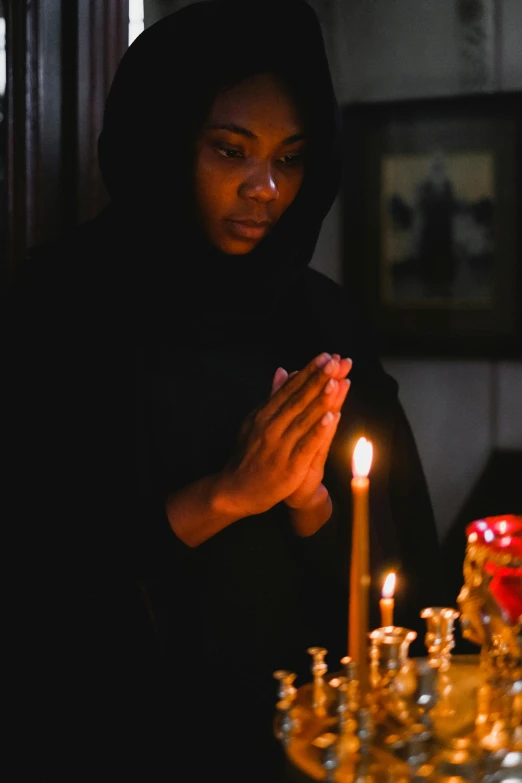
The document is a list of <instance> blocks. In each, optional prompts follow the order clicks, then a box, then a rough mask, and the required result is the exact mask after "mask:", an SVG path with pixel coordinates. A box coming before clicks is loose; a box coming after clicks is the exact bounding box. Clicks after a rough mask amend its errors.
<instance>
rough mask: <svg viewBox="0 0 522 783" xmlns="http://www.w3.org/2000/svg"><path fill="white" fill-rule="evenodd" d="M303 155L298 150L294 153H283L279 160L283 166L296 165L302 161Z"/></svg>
mask: <svg viewBox="0 0 522 783" xmlns="http://www.w3.org/2000/svg"><path fill="white" fill-rule="evenodd" d="M303 157H304V156H303V154H302V153H301V152H300V153H299V154H296V155H283V157H282V158H281V160H282V161H283V163H284V164H285V166H297V165H298V164H299V163H302V162H303Z"/></svg>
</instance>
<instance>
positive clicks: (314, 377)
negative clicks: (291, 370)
mask: <svg viewBox="0 0 522 783" xmlns="http://www.w3.org/2000/svg"><path fill="white" fill-rule="evenodd" d="M338 370H339V362H337V361H336V360H335V359H332V358H331V357H330V356H329V354H322V355H321V356H320V357H317V358H316V359H314V360H313V361H312V362H310V363H309V364H308V365H306V367H305V368H304V369H303V370H301V371H300V372H298V373H296V374H295V375H294V376H293V377H292V378H289V379H288V380H287V381H286V383H285V384H284V385H283V386H282V387H281V388H280V389H279V390H278V392H276V394H274V396H273V397H272V398H271V400H270V401H269V403H268V404H267V406H266V407H265V409H264V413H265V416H266V417H267V418H268V417H269V418H270V419H271V423H272V424H273V429H274V434H275V435H276V437H278V436H280V435H281V434H282V433H283V432H284V431H285V429H286V428H287V426H288V425H289V424H290V422H291V421H292V420H293V419H294V418H295V416H297V415H299V414H300V413H301V412H302V411H303V410H305V408H306V407H307V406H308V405H309V404H310V403H311V402H312V401H313V400H314V399H315V398H316V397H317V396H318V395H319V394H320V392H321V391H322V390H323V389H324V387H325V386H326V385H327V383H328V380H329V379H330V377H332V376H333V374H334V373H335V374H336V373H337V372H338ZM325 410H326V408H325ZM265 422H266V418H265Z"/></svg>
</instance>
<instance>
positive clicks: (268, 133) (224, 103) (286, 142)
mask: <svg viewBox="0 0 522 783" xmlns="http://www.w3.org/2000/svg"><path fill="white" fill-rule="evenodd" d="M305 144H306V140H305V134H304V125H303V122H302V119H301V118H300V115H299V111H298V108H297V106H296V104H295V102H294V101H293V99H292V98H291V97H290V95H289V94H288V92H287V91H286V90H285V88H284V87H283V85H282V84H281V83H280V82H279V81H278V80H277V79H276V78H275V77H273V76H271V75H269V74H260V75H257V76H253V77H251V78H249V79H246V80H245V81H243V82H241V83H240V84H238V85H236V86H234V87H231V88H230V89H227V90H226V91H224V92H222V93H220V94H219V95H218V97H217V98H216V99H215V101H214V103H213V105H212V108H211V110H210V113H209V116H208V118H207V122H206V123H205V126H204V128H203V129H202V131H201V133H200V134H199V136H198V139H197V146H196V172H195V192H196V209H197V213H198V217H199V220H200V222H201V224H202V227H203V230H204V232H205V234H206V236H207V238H208V239H209V240H210V242H211V243H212V244H213V245H214V246H215V247H217V248H219V249H220V250H222V251H223V252H224V253H229V254H233V255H241V254H244V253H249V252H250V251H251V250H252V249H253V248H254V247H255V246H256V245H257V244H258V243H259V242H260V241H261V239H262V238H263V237H264V236H266V234H267V233H268V232H269V231H270V230H271V229H272V228H273V227H274V226H275V224H276V223H277V221H278V220H279V218H280V217H281V215H282V214H283V213H284V212H285V210H286V209H288V207H289V206H290V204H291V203H292V201H293V200H294V199H295V197H296V195H297V192H298V190H299V188H300V186H301V183H302V181H303V176H304V151H305Z"/></svg>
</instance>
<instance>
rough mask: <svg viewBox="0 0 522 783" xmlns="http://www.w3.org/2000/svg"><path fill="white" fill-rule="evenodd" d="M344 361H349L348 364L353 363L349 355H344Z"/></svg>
mask: <svg viewBox="0 0 522 783" xmlns="http://www.w3.org/2000/svg"><path fill="white" fill-rule="evenodd" d="M345 361H347V362H350V364H353V361H352V360H351V359H350V357H349V356H346V357H345Z"/></svg>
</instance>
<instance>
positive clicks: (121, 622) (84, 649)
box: [12, 0, 438, 780]
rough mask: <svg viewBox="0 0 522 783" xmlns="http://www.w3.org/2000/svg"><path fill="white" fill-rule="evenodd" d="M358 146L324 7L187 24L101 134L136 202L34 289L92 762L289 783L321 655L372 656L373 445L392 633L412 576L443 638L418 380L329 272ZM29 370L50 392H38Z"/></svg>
mask: <svg viewBox="0 0 522 783" xmlns="http://www.w3.org/2000/svg"><path fill="white" fill-rule="evenodd" d="M339 147H340V136H339V126H338V113H337V105H336V101H335V96H334V91H333V87H332V82H331V77H330V73H329V69H328V63H327V58H326V54H325V50H324V44H323V40H322V36H321V30H320V25H319V23H318V20H317V18H316V16H315V14H314V12H313V11H312V10H311V8H310V7H309V6H308V5H307V4H306V3H305V2H303V0H288V2H285V3H280V2H265V3H263V5H261V6H260V7H259V8H258V9H257V12H256V19H255V20H253V21H252V22H250V21H249V22H248V24H247V23H246V22H245V20H244V4H242V3H239V2H236V1H235V0H224V1H223V2H219V1H217V2H204V3H196V4H193V5H190V6H187V7H185V8H184V9H183V10H181V11H179V12H177V13H176V14H173V15H172V16H169V17H167V18H165V19H163V20H162V21H160V22H158V23H157V24H155V25H154V26H152V27H151V28H149V29H148V30H146V31H145V32H144V33H143V34H142V35H141V36H139V38H138V39H137V40H136V41H135V42H134V43H133V45H132V46H131V47H130V48H129V50H128V52H127V53H126V54H125V56H124V57H123V59H122V62H121V64H120V67H119V69H118V72H117V74H116V77H115V79H114V82H113V85H112V88H111V92H110V95H109V98H108V101H107V108H106V112H105V116H104V124H103V130H102V133H101V136H100V140H99V156H100V167H101V171H102V174H103V177H104V181H105V183H106V185H107V188H108V190H109V193H110V195H111V199H112V201H111V205H110V206H109V208H108V209H106V210H105V211H104V212H103V213H102V214H101V215H100V216H99V217H98V218H97V219H95V220H94V221H92V222H91V223H88V224H86V225H84V226H81V227H80V228H79V229H77V230H76V231H74V232H72V234H71V235H70V236H68V237H65V238H64V239H62V240H60V241H59V242H57V243H54V244H53V245H48V246H46V247H45V248H42V249H39V250H38V251H35V252H34V253H33V254H32V258H31V259H29V260H28V262H27V264H26V265H25V266H24V270H23V272H22V274H21V276H20V279H19V281H18V283H17V284H16V285H15V287H14V291H13V297H12V299H13V303H14V306H13V308H12V319H13V321H15V322H16V326H15V329H16V332H17V340H18V341H19V342H18V343H17V344H18V346H21V345H23V349H22V350H20V349H19V350H17V351H16V352H14V356H13V357H12V362H13V368H12V375H13V376H14V377H15V378H17V379H18V380H17V381H16V383H17V388H16V392H15V394H16V397H17V405H18V406H20V407H19V410H20V415H19V421H18V427H19V428H22V427H23V432H24V437H23V438H20V437H18V438H17V439H16V440H17V442H18V443H20V442H23V446H22V448H20V449H19V450H18V452H17V460H18V462H17V463H16V464H17V475H18V477H19V478H20V482H19V484H20V486H19V488H18V489H19V493H20V495H23V496H24V497H25V498H26V502H25V503H24V506H25V508H26V509H30V508H35V507H36V508H39V509H41V508H42V507H43V508H48V509H49V508H51V509H52V512H53V514H52V524H51V525H49V526H47V525H46V526H45V530H44V531H42V530H41V526H38V525H37V524H35V519H34V518H32V516H31V514H30V513H28V514H27V513H26V515H25V518H24V519H23V520H22V524H23V525H25V526H26V527H25V529H26V530H27V529H28V527H27V526H28V525H30V528H29V529H30V530H31V539H30V540H31V545H30V546H26V547H25V549H24V557H28V558H31V557H32V560H31V567H30V568H28V569H27V571H28V572H30V574H31V577H30V578H28V579H27V580H26V582H27V583H28V584H29V587H28V593H29V594H30V595H32V594H33V591H34V581H35V577H34V574H35V573H36V572H37V571H38V573H39V574H42V572H43V575H42V576H41V577H40V579H41V583H42V584H43V585H44V587H45V589H47V590H49V589H50V588H49V585H50V584H53V585H54V583H55V581H56V582H57V586H56V589H55V590H54V592H53V606H56V601H57V600H58V601H61V602H67V607H68V614H67V617H68V618H69V621H70V622H68V623H67V624H66V633H65V634H63V633H62V636H60V635H59V634H60V630H62V631H63V627H62V628H59V629H57V626H60V622H59V621H58V622H56V623H54V624H52V633H50V632H49V627H50V625H49V624H50V622H51V621H50V619H49V616H48V612H47V613H45V612H38V611H37V612H35V617H36V620H35V621H38V622H41V621H42V617H44V618H45V624H46V625H45V628H46V638H51V640H52V644H51V648H52V650H55V649H56V646H57V644H58V643H57V641H56V640H57V639H58V638H60V639H62V637H63V636H65V637H66V639H67V645H68V646H67V650H68V655H67V656H62V659H61V663H62V666H63V665H66V668H67V671H68V676H69V677H70V682H71V683H72V685H73V687H74V689H75V690H74V698H73V699H72V705H69V708H70V709H71V710H72V712H71V713H69V714H73V715H74V716H75V717H76V718H77V719H79V718H78V716H80V715H81V714H83V713H84V711H85V709H86V708H85V705H91V706H92V704H94V703H96V704H97V705H98V706H99V709H98V710H97V711H96V722H94V723H92V722H91V723H90V724H89V732H90V733H89V734H88V736H89V737H90V740H89V748H90V754H87V755H88V756H91V757H92V754H93V753H94V754H95V757H96V758H98V755H97V754H96V753H95V751H97V750H98V749H101V748H103V749H104V752H106V751H107V748H110V749H111V750H112V751H115V745H114V741H115V738H116V737H118V736H121V742H122V752H121V753H116V752H113V753H112V756H111V757H112V759H113V761H114V760H115V759H118V761H116V762H115V763H116V769H118V763H119V764H121V763H123V760H125V761H126V762H129V760H130V763H132V764H133V763H135V760H136V755H137V752H138V751H137V749H138V748H140V747H141V748H143V747H145V748H146V751H147V752H146V754H145V764H146V770H147V772H146V775H147V777H146V779H147V780H155V779H161V778H162V777H163V773H164V774H165V776H168V777H171V775H172V774H173V772H180V771H181V770H183V771H184V774H185V775H187V776H188V775H190V777H191V779H193V780H205V779H206V778H207V777H209V776H210V774H213V773H217V772H218V771H224V772H225V775H227V776H228V778H227V779H230V780H276V779H277V776H278V775H279V774H280V771H281V765H282V753H281V750H280V748H279V746H278V744H277V742H276V740H275V739H274V736H273V731H272V720H273V717H274V711H275V701H276V683H275V681H274V680H273V677H272V673H273V671H274V670H275V669H277V668H289V669H291V670H293V671H295V672H296V673H297V674H299V676H300V680H298V684H299V682H301V683H302V682H303V681H304V680H305V679H308V678H309V676H310V674H309V667H310V660H309V656H308V655H307V652H306V650H307V648H308V647H309V646H310V645H315V644H320V645H324V646H325V647H327V649H328V650H329V656H328V661H329V663H330V667H331V668H336V667H338V664H339V659H340V657H341V656H342V655H344V654H345V652H346V649H345V647H346V618H347V594H348V576H349V575H348V568H349V545H350V528H351V499H350V492H349V482H350V478H351V471H350V456H351V452H352V450H353V446H354V444H355V441H356V439H357V438H358V437H359V436H360V435H363V434H364V435H366V436H367V437H368V438H369V439H370V440H371V441H372V442H373V445H374V452H375V456H374V467H373V468H372V476H371V479H372V480H371V498H370V508H371V527H372V530H371V554H372V573H373V575H374V577H375V578H374V585H373V596H372V610H373V612H374V615H373V617H372V625H373V626H375V625H378V624H379V617H378V615H376V614H375V609H376V607H378V597H379V595H378V592H379V589H380V578H381V576H382V573H383V571H384V569H385V568H387V567H388V566H393V567H394V568H395V569H396V570H400V575H401V583H402V584H403V585H404V591H403V593H399V594H398V597H397V614H396V621H397V622H398V623H402V624H405V625H409V626H412V627H417V628H419V619H418V613H419V610H420V609H421V608H422V606H423V605H426V604H427V603H431V602H433V601H436V600H437V591H436V589H435V583H434V578H435V575H436V573H437V550H438V544H437V537H436V532H435V525H434V521H433V515H432V511H431V506H430V501H429V497H428V493H427V489H426V484H425V480H424V476H423V472H422V468H421V465H420V462H419V458H418V455H417V451H416V447H415V443H414V440H413V437H412V434H411V431H410V428H409V425H408V423H407V420H406V418H405V416H404V412H403V410H402V408H401V405H400V402H399V400H398V397H397V384H396V383H395V381H394V380H393V379H392V378H390V377H389V376H388V375H387V374H386V373H385V372H384V371H383V369H382V367H381V365H380V363H379V361H378V358H377V356H376V354H375V352H374V350H373V347H372V344H371V341H370V339H369V336H368V335H369V329H368V327H367V325H366V323H365V321H364V318H363V317H362V315H360V313H359V310H358V308H357V306H356V304H355V303H354V301H353V300H352V299H351V295H350V292H345V291H343V290H342V289H341V288H340V286H338V285H337V284H335V283H333V282H332V281H330V280H329V279H328V278H326V277H325V276H323V275H321V274H319V273H318V272H315V271H313V270H311V269H310V268H309V266H308V264H309V262H310V259H311V257H312V254H313V251H314V248H315V244H316V241H317V238H318V235H319V232H320V229H321V225H322V221H323V219H324V217H325V216H326V214H327V212H328V210H329V209H330V207H331V205H332V203H333V200H334V198H335V195H336V193H337V189H338V186H339V176H340V168H341V159H340V153H339ZM22 354H23V357H24V358H23V360H22V359H21V358H20V356H21V355H22ZM64 359H66V361H64ZM28 375H30V376H31V378H33V377H38V378H40V377H45V378H46V379H49V378H51V381H50V382H49V381H47V382H46V384H44V385H43V388H41V387H42V384H40V385H39V387H38V395H34V393H33V392H34V385H33V386H31V384H30V383H27V376H28ZM35 397H36V398H37V399H36V400H35ZM20 401H21V404H20ZM17 432H18V435H19V433H20V429H18V430H17ZM28 447H29V448H28ZM49 452H51V453H49ZM57 476H59V488H57V485H56V483H57V482H56V477H57ZM15 484H16V482H15ZM22 517H23V514H22ZM42 532H43V535H42ZM39 537H41V539H42V540H41V541H40V538H39ZM35 541H40V545H39V546H38V548H37V555H36V551H35V550H36V547H35V544H34V542H35ZM57 546H59V549H60V551H61V552H63V551H64V549H65V551H66V552H67V556H66V557H65V558H64V557H56V551H57ZM29 550H30V551H29ZM42 560H43V561H44V562H45V566H44V567H43V568H42ZM36 561H38V563H36ZM51 564H52V565H51ZM64 582H65V584H64ZM72 586H74V589H73V588H72ZM47 605H49V604H47ZM57 613H58V614H59V616H60V618H62V619H63V616H64V612H63V611H60V612H57ZM74 619H76V623H74V622H72V621H73V620H74ZM62 625H63V623H62ZM72 626H75V627H76V626H77V627H76V633H74V634H73V632H72V630H71V627H72ZM419 630H421V629H420V628H419ZM71 638H74V640H75V641H74V644H73V643H71V642H70V639H71ZM78 639H79V641H78ZM50 657H52V655H51V656H50ZM64 658H66V661H67V663H66V664H64ZM71 661H72V662H73V663H71ZM78 662H79V663H78ZM85 662H88V663H87V665H85ZM79 667H80V668H81V675H80V674H79V673H78V668H79ZM53 671H55V674H56V679H55V682H57V683H59V684H61V685H62V686H63V682H64V680H65V676H64V674H63V671H64V670H63V668H61V667H60V666H58V667H55V669H53ZM71 672H72V673H71ZM62 690H66V689H65V687H64V688H62ZM111 710H112V711H113V712H112V713H111ZM93 726H94V728H93ZM123 726H124V727H125V730H123V728H122V727H123ZM77 736H78V732H76V737H77ZM130 738H133V739H132V741H131V739H130ZM117 747H118V749H120V745H119V744H118V745H117ZM82 758H85V756H84V757H82ZM75 759H76V761H77V760H78V755H76V757H75ZM155 762H157V763H155ZM152 770H154V771H152Z"/></svg>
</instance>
